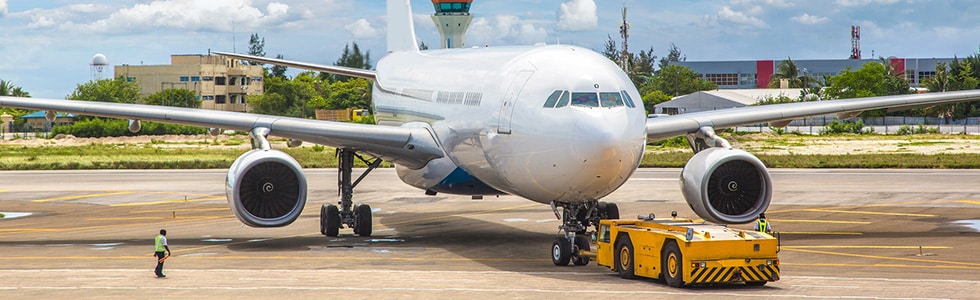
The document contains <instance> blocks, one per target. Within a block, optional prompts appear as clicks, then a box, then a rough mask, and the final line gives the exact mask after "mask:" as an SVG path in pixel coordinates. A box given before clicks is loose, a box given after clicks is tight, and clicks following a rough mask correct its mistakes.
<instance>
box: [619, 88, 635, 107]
mask: <svg viewBox="0 0 980 300" xmlns="http://www.w3.org/2000/svg"><path fill="white" fill-rule="evenodd" d="M622 93H623V99H625V100H626V106H627V107H629V108H633V107H636V103H634V102H633V98H630V93H627V92H626V91H622Z"/></svg>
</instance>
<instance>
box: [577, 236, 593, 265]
mask: <svg viewBox="0 0 980 300" xmlns="http://www.w3.org/2000/svg"><path fill="white" fill-rule="evenodd" d="M590 244H592V242H590V241H589V238H588V237H586V236H584V235H576V236H575V246H576V247H578V250H585V251H589V250H590V249H589V247H590V246H589V245H590ZM572 256H574V257H575V259H573V260H572V263H573V264H575V265H576V266H584V265H588V264H589V260H590V259H589V257H588V256H584V255H579V253H575V254H573V255H572Z"/></svg>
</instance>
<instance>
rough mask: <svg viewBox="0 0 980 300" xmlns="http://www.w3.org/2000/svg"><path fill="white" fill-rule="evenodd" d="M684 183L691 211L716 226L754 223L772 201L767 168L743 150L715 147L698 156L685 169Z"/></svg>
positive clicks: (770, 180)
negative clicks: (717, 224) (716, 224)
mask: <svg viewBox="0 0 980 300" xmlns="http://www.w3.org/2000/svg"><path fill="white" fill-rule="evenodd" d="M680 182H681V192H683V194H684V199H686V200H687V204H688V205H690V206H691V209H692V210H694V212H695V213H697V214H698V216H700V217H702V218H704V219H705V220H707V221H710V222H714V223H726V224H744V223H749V222H752V221H754V220H755V219H756V218H758V217H759V214H760V213H763V212H765V211H766V209H767V208H769V202H770V200H771V199H772V178H771V177H770V176H769V171H768V170H767V169H766V166H765V165H763V164H762V161H760V160H759V159H758V158H756V157H755V156H754V155H752V154H749V153H748V152H745V151H743V150H739V149H730V148H722V147H712V148H708V149H705V150H703V151H701V152H698V154H695V155H694V157H692V158H691V160H690V161H688V162H687V164H686V165H685V166H684V171H682V172H681V181H680Z"/></svg>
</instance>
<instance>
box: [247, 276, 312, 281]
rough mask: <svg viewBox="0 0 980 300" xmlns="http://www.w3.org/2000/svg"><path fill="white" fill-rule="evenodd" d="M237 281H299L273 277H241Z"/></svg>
mask: <svg viewBox="0 0 980 300" xmlns="http://www.w3.org/2000/svg"><path fill="white" fill-rule="evenodd" d="M238 280H241V281H296V280H299V279H298V278H273V277H266V278H256V277H243V278H238Z"/></svg>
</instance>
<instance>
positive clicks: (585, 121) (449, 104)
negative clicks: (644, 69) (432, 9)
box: [374, 46, 646, 203]
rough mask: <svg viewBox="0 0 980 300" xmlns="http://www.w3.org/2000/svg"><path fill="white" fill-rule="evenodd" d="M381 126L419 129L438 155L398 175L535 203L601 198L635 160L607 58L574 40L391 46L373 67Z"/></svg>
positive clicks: (635, 139) (635, 147)
mask: <svg viewBox="0 0 980 300" xmlns="http://www.w3.org/2000/svg"><path fill="white" fill-rule="evenodd" d="M377 71H378V72H377V74H378V77H377V78H376V81H375V86H374V105H375V107H374V111H375V114H376V115H375V117H376V119H377V121H378V123H379V124H381V125H394V126H428V127H429V128H431V130H432V132H433V134H434V135H435V136H436V139H437V140H438V141H439V143H441V146H442V148H443V149H444V150H445V154H446V156H445V157H444V158H441V159H437V160H434V161H431V162H430V163H429V164H428V165H427V166H426V167H424V168H422V169H417V170H412V169H408V168H404V167H399V175H400V176H401V178H402V180H403V181H405V182H406V183H408V184H410V185H413V186H416V187H418V188H422V189H426V190H433V191H440V192H447V193H456V194H474V195H475V194H480V195H485V194H499V193H506V194H512V195H518V196H521V197H524V198H527V199H530V200H533V201H537V202H541V203H550V202H551V201H559V202H583V201H591V200H597V199H599V198H602V197H604V196H606V195H608V194H609V193H611V192H612V191H614V190H616V189H617V188H618V187H619V186H621V185H622V184H623V183H624V182H625V181H626V180H627V178H629V176H630V175H631V174H632V173H633V171H634V170H635V169H636V167H637V166H638V165H639V162H640V159H641V158H642V156H643V150H644V145H645V142H646V131H645V124H646V117H645V112H644V110H643V104H642V102H641V101H640V95H639V93H638V92H637V91H636V88H635V87H634V86H633V84H632V82H631V81H630V80H629V78H628V77H627V76H626V74H625V73H623V72H622V70H620V69H619V68H618V67H617V66H616V65H615V64H613V63H612V62H611V61H610V60H609V59H607V58H605V57H603V56H601V55H599V54H597V53H595V52H593V51H591V50H588V49H584V48H579V47H575V46H534V47H493V48H471V49H462V50H460V49H453V50H434V51H423V52H395V53H391V54H389V55H387V56H385V57H384V58H382V59H381V60H380V61H379V62H378V65H377Z"/></svg>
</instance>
